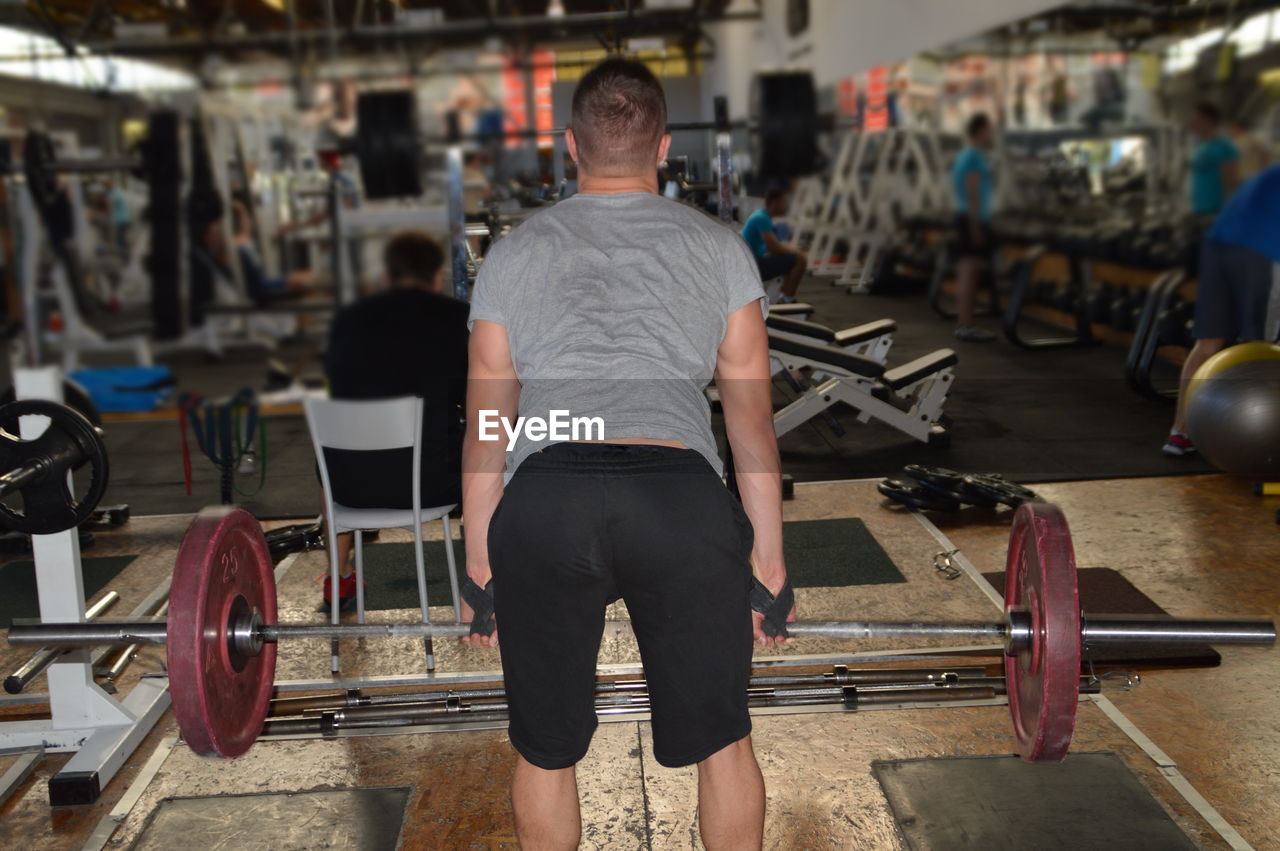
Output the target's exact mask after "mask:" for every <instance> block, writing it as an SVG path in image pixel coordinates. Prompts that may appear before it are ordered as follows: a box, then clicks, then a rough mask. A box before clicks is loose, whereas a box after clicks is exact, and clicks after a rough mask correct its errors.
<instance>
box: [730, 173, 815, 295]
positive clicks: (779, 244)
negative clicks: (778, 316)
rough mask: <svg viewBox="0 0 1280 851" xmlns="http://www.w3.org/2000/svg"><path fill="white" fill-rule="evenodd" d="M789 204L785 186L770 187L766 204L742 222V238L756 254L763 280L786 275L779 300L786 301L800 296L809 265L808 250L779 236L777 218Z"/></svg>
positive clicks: (765, 198)
mask: <svg viewBox="0 0 1280 851" xmlns="http://www.w3.org/2000/svg"><path fill="white" fill-rule="evenodd" d="M789 205H790V198H789V196H788V195H787V191H786V190H785V189H778V188H773V189H770V190H768V191H767V192H765V194H764V206H763V207H761V208H760V209H759V210H756V211H755V212H754V213H752V214H751V215H749V216H747V220H746V221H745V222H744V223H743V225H742V238H743V239H744V240H746V243H747V247H748V248H750V249H751V253H752V254H753V255H755V258H756V266H757V267H759V269H760V280H762V281H764V282H765V284H766V285H767V284H768V282H769V281H771V280H773V279H774V278H782V290H781V293H782V294H781V295H780V296H779V298H778V300H779V301H780V302H782V303H783V304H788V303H790V302H793V301H795V300H796V291H797V290H799V289H800V279H801V278H803V277H804V270H805V267H806V265H807V261H806V259H805V255H804V252H803V251H801V250H800V249H799V248H797V247H796V246H794V245H791V244H789V243H786V242H783V241H782V240H781V239H779V238H778V230H777V228H776V227H775V226H774V222H773V220H774V219H775V218H780V217H782V216H785V215H786V214H787V209H788V207H789Z"/></svg>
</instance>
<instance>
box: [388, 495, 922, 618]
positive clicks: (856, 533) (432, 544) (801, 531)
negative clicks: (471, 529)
mask: <svg viewBox="0 0 1280 851" xmlns="http://www.w3.org/2000/svg"><path fill="white" fill-rule="evenodd" d="M783 541H784V547H785V554H786V560H787V572H788V574H789V575H790V577H791V584H792V585H793V586H794V587H796V588H816V587H824V588H829V587H837V586H843V585H879V584H883V583H890V582H906V581H907V580H906V578H905V577H903V575H902V574H901V573H900V572H899V571H898V569H897V568H896V567H894V566H893V561H892V559H890V558H889V555H888V554H887V553H886V552H885V551H884V548H883V547H881V546H880V544H879V543H878V542H877V541H876V539H875V537H874V536H873V535H872V534H871V532H870V531H869V530H868V529H867V527H866V525H865V524H864V523H863V522H862V521H861V520H857V519H855V518H839V519H835V520H796V521H792V522H790V523H787V524H786V525H785V528H784V531H783ZM453 554H454V558H456V559H457V560H458V575H459V576H461V575H462V571H463V570H465V569H466V561H465V558H464V554H463V546H462V542H461V541H455V542H454V547H453ZM423 561H424V562H425V566H426V573H427V601H428V602H429V603H430V604H431V605H433V606H446V605H453V595H452V594H451V593H450V589H449V574H448V572H447V569H448V562H447V561H446V557H445V550H444V543H443V542H441V541H427V542H426V543H424V545H423ZM364 575H365V581H366V582H367V583H368V587H367V588H366V589H365V609H368V610H373V609H416V608H417V607H418V579H417V574H416V570H415V568H414V559H413V544H403V543H396V544H369V545H367V546H366V547H365V548H364Z"/></svg>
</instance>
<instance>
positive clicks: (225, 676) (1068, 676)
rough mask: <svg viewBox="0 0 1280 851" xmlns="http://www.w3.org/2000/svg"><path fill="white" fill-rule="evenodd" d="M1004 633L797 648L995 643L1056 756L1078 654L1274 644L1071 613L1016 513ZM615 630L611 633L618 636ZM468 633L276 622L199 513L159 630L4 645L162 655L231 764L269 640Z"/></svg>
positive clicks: (246, 739) (25, 639) (1202, 627)
mask: <svg viewBox="0 0 1280 851" xmlns="http://www.w3.org/2000/svg"><path fill="white" fill-rule="evenodd" d="M1005 602H1006V610H1005V618H1004V620H1003V622H995V621H992V622H986V621H981V622H953V623H926V622H921V621H901V622H884V621H826V622H799V623H796V624H792V625H791V626H790V627H789V629H790V632H791V634H793V635H795V636H797V637H826V638H834V639H841V640H868V639H904V638H912V639H917V638H931V639H948V640H957V639H959V640H969V641H993V642H1000V643H1002V644H1003V645H1004V667H1005V682H1006V692H1007V694H1008V697H1009V708H1010V714H1011V715H1012V718H1013V726H1014V735H1015V738H1016V739H1017V741H1018V746H1019V752H1020V753H1021V754H1022V756H1023V758H1024V759H1026V760H1028V761H1033V762H1041V761H1056V760H1061V759H1063V758H1064V757H1065V756H1066V753H1067V749H1068V747H1069V745H1070V741H1071V736H1072V733H1073V732H1074V729H1075V713H1076V705H1077V703H1078V700H1079V696H1080V670H1081V659H1082V655H1083V654H1084V653H1085V652H1087V650H1088V649H1090V648H1093V647H1099V646H1103V645H1115V644H1149V643H1162V644H1168V643H1178V644H1181V643H1188V642H1190V643H1214V644H1246V645H1271V644H1274V642H1275V638H1276V630H1275V624H1274V623H1273V622H1271V621H1267V620H1244V619H1223V618H1201V619H1176V618H1163V619H1153V618H1145V617H1136V616H1128V615H1105V616H1104V615H1090V616H1088V617H1083V618H1082V616H1081V613H1080V606H1079V595H1078V590H1077V587H1076V568H1075V555H1074V552H1073V550H1072V546H1071V535H1070V531H1069V529H1068V527H1067V523H1066V519H1065V518H1064V517H1063V515H1062V512H1061V511H1060V510H1059V509H1058V508H1057V507H1056V506H1053V505H1049V504H1047V503H1034V502H1032V503H1026V504H1024V505H1022V506H1021V507H1019V508H1018V509H1017V511H1016V512H1015V513H1014V519H1013V526H1012V530H1011V532H1010V545H1009V552H1008V557H1007V561H1006V572H1005ZM615 627H616V628H621V627H620V626H619V625H615ZM469 632H470V627H469V625H467V624H456V623H437V624H422V623H408V624H403V623H400V624H355V625H328V624H318V625H310V624H280V623H278V622H277V608H276V597H275V578H274V574H273V563H272V559H271V553H270V549H269V547H268V545H267V542H266V538H265V536H264V535H263V533H262V528H261V526H260V525H259V524H258V522H257V520H256V519H255V518H254V517H253V515H251V514H249V513H248V512H246V511H244V510H241V509H235V508H230V507H217V508H207V509H205V510H204V511H202V512H200V514H199V515H198V516H197V517H196V519H195V520H194V521H193V522H192V524H191V526H190V527H189V528H188V530H187V533H186V536H185V537H184V538H183V541H182V546H181V548H180V549H179V552H178V557H177V560H176V562H175V565H174V572H173V580H172V583H171V588H170V608H169V615H168V619H167V620H165V621H159V620H156V621H144V622H140V623H123V624H121V623H115V624H113V623H102V622H95V623H51V624H22V623H19V624H15V625H14V626H13V627H12V628H11V629H10V632H9V640H10V643H13V644H19V645H22V644H41V645H46V646H63V647H66V646H82V645H89V644H101V643H123V642H127V643H139V644H143V643H146V644H160V643H163V644H165V645H166V647H167V657H168V659H167V665H168V670H169V680H170V692H171V695H172V698H173V707H174V714H175V716H176V718H177V721H178V726H179V728H180V730H181V731H182V734H183V737H184V738H185V739H186V741H187V743H188V744H189V746H190V747H191V748H192V749H193V750H195V751H196V752H197V753H201V754H205V755H217V756H224V757H234V756H238V755H240V754H242V753H244V752H245V751H246V750H248V748H249V747H250V746H251V745H252V744H253V742H254V741H255V740H256V739H257V738H258V736H259V735H260V734H261V732H262V730H263V723H264V721H265V720H266V717H267V714H268V710H269V704H270V701H271V694H272V691H273V689H274V676H275V661H276V646H277V643H278V642H279V641H281V640H284V639H290V638H412V639H421V638H427V637H431V638H443V637H447V636H460V635H466V634H468V633H469Z"/></svg>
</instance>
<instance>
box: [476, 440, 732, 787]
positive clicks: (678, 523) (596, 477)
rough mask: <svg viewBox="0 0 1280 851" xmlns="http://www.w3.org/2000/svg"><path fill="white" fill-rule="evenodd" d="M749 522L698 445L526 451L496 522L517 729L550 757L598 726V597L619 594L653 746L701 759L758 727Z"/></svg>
mask: <svg viewBox="0 0 1280 851" xmlns="http://www.w3.org/2000/svg"><path fill="white" fill-rule="evenodd" d="M752 540H753V536H752V530H751V523H750V521H748V519H747V516H746V514H745V513H744V512H743V510H742V506H741V505H739V503H738V500H737V499H736V498H735V497H734V496H733V495H732V494H730V493H729V491H728V490H727V489H726V488H725V486H724V483H723V482H722V481H721V480H720V477H719V476H718V475H716V473H715V471H714V470H713V469H712V468H711V466H710V465H709V464H708V463H707V461H706V459H704V458H703V457H702V456H701V455H699V454H698V453H696V452H694V451H692V450H688V449H676V448H672V447H667V446H644V445H627V444H608V443H597V444H583V443H562V444H557V445H555V446H552V447H550V448H548V449H545V450H543V451H541V452H539V453H536V454H534V455H531V456H530V457H529V458H528V459H526V460H525V461H524V463H522V464H521V465H520V468H519V469H518V470H517V471H516V473H515V475H514V476H513V477H512V479H511V481H510V483H508V485H507V488H506V491H505V493H504V494H503V496H502V501H501V502H500V503H499V504H498V508H497V511H496V512H495V513H494V515H493V519H492V522H491V524H490V526H489V559H490V562H491V564H492V567H493V588H494V603H495V615H496V617H497V622H498V635H499V637H500V639H501V642H500V648H501V651H502V671H503V676H504V678H505V684H506V690H507V700H508V703H509V704H510V711H511V725H510V735H511V743H512V744H513V745H514V746H515V748H516V750H517V751H519V752H520V755H521V756H523V757H524V758H525V759H526V760H528V761H529V762H531V763H532V764H534V765H536V766H538V767H540V768H544V769H548V770H552V769H558V768H567V767H568V766H571V765H573V764H574V763H576V762H578V760H580V759H582V757H583V755H584V754H586V752H587V747H588V746H589V745H590V743H591V735H592V733H594V732H595V729H596V714H595V708H594V693H595V672H596V657H597V654H598V653H599V649H600V638H601V635H602V633H603V630H604V609H605V606H606V605H607V604H608V603H609V602H611V601H612V600H616V599H618V598H621V599H622V600H624V601H625V602H626V605H627V612H628V613H629V615H630V618H631V623H632V628H633V630H634V632H635V635H636V640H637V642H638V643H639V646H640V658H641V661H642V662H643V663H644V670H645V676H646V678H647V679H648V684H649V694H650V699H651V714H652V727H653V750H654V755H655V756H656V757H657V760H658V762H660V763H662V764H663V765H666V766H669V767H678V766H683V765H691V764H693V763H695V762H700V761H701V760H704V759H706V758H707V757H709V756H711V755H712V754H714V753H715V752H716V751H719V750H720V749H722V748H724V747H726V746H727V745H730V744H732V743H734V742H736V741H738V740H739V739H741V738H743V737H745V736H746V735H747V734H748V733H750V732H751V718H750V716H749V715H748V714H747V683H748V680H749V678H750V674H751V642H752V628H751V609H750V604H749V601H748V593H749V590H750V583H751V568H750V566H749V557H750V553H751V544H752Z"/></svg>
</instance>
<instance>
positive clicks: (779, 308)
mask: <svg viewBox="0 0 1280 851" xmlns="http://www.w3.org/2000/svg"><path fill="white" fill-rule="evenodd" d="M813 309H814V308H813V305H812V304H809V303H808V302H803V301H793V302H791V303H790V304H771V305H769V315H770V316H793V317H795V318H797V319H808V318H809V317H810V316H813Z"/></svg>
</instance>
